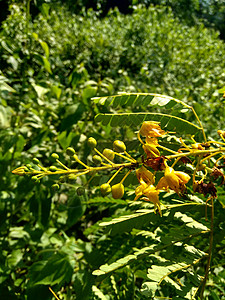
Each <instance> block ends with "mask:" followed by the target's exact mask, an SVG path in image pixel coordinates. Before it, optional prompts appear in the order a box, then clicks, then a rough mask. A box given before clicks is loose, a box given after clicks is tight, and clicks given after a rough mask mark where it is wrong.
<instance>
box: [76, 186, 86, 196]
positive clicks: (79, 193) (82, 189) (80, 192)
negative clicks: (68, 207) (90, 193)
mask: <svg viewBox="0 0 225 300" xmlns="http://www.w3.org/2000/svg"><path fill="white" fill-rule="evenodd" d="M76 192H77V195H78V196H82V195H83V194H84V193H85V188H84V187H82V186H80V187H78V188H77V191H76Z"/></svg>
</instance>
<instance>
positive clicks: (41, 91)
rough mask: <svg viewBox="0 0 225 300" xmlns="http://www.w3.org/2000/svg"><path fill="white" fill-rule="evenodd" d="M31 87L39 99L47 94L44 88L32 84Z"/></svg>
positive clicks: (47, 90)
mask: <svg viewBox="0 0 225 300" xmlns="http://www.w3.org/2000/svg"><path fill="white" fill-rule="evenodd" d="M32 86H33V88H34V90H35V92H36V93H37V95H38V97H39V98H42V97H43V96H44V95H45V94H46V93H48V92H49V89H46V88H45V87H43V86H40V85H37V84H35V83H32Z"/></svg>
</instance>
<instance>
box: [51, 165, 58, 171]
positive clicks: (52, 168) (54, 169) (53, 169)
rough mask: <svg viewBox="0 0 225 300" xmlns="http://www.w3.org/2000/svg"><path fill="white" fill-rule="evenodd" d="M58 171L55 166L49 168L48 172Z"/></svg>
mask: <svg viewBox="0 0 225 300" xmlns="http://www.w3.org/2000/svg"><path fill="white" fill-rule="evenodd" d="M57 170H58V169H57V167H56V166H51V167H49V171H51V172H56V171H57Z"/></svg>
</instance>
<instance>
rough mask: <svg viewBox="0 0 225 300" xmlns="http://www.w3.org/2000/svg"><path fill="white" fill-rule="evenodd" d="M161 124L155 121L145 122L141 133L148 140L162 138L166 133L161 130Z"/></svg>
mask: <svg viewBox="0 0 225 300" xmlns="http://www.w3.org/2000/svg"><path fill="white" fill-rule="evenodd" d="M159 124H160V123H159V122H155V121H145V122H143V123H142V126H141V129H140V131H139V133H140V134H141V135H142V136H145V137H148V138H151V137H159V136H162V135H163V134H165V131H164V130H162V129H161V127H160V125H159Z"/></svg>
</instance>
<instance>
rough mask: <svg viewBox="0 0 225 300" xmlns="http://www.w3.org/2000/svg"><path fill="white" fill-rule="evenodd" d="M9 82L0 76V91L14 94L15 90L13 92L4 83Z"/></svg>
mask: <svg viewBox="0 0 225 300" xmlns="http://www.w3.org/2000/svg"><path fill="white" fill-rule="evenodd" d="M7 81H9V80H8V79H7V78H6V77H5V76H2V75H0V91H7V92H9V93H16V90H14V89H13V88H12V87H11V86H9V85H8V83H6V82H7Z"/></svg>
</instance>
